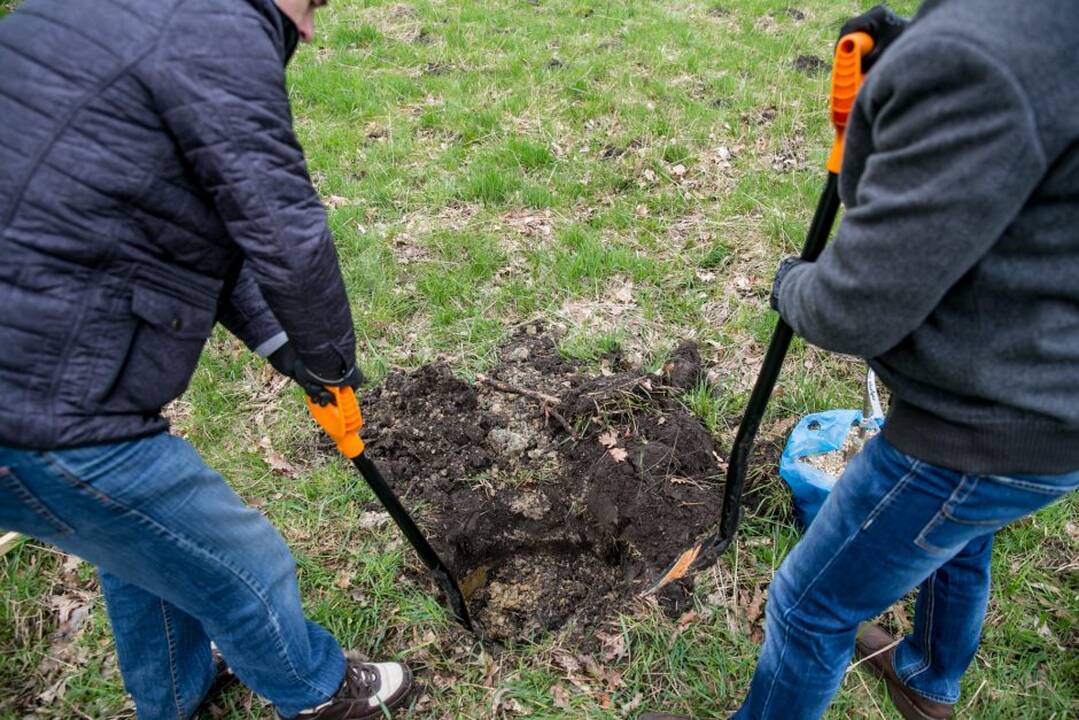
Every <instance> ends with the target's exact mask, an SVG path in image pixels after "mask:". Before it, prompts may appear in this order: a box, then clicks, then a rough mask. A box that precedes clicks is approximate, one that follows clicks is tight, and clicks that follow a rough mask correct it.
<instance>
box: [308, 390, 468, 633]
mask: <svg viewBox="0 0 1079 720" xmlns="http://www.w3.org/2000/svg"><path fill="white" fill-rule="evenodd" d="M326 389H327V390H328V391H329V392H330V393H331V395H332V396H333V401H332V402H330V403H328V404H326V405H319V404H318V403H315V402H313V401H312V400H311V398H310V397H308V398H307V409H308V410H310V411H311V415H313V416H314V418H315V420H317V421H318V424H319V425H321V426H322V429H323V430H325V431H326V434H327V435H329V436H330V438H332V439H333V441H334V443H336V444H337V449H338V450H340V451H341V454H342V455H344V456H345V457H347V458H348V459H350V460H352V464H353V465H355V466H356V469H357V470H359V471H360V475H362V476H363V479H364V480H365V481H366V482H367V484H368V486H370V488H371V490H372V491H373V492H374V493H375V497H377V498H378V501H379V502H380V503H382V506H383V507H384V508H386V512H388V513H389V514H390V517H391V518H393V521H394V523H396V524H397V527H398V528H399V529H400V530H401V533H402V534H403V535H404V536H405V538H406V539H407V540H408V542H409V544H410V545H412V547H413V549H415V551H416V554H417V555H419V557H420V560H421V561H422V562H423V564H424V565H426V566H427V569H428V570H430V571H431V575H432V577H434V579H435V583H437V584H438V586H439V588H441V589H442V592H444V593H445V594H446V600H447V602H448V603H449V606H450V611H451V612H452V613H453V616H454V618H456V620H457V622H459V623H461V624H462V625H464V626H465V627H466V628H467V629H468V630H471V631H473V632H475V628H474V627H473V626H472V618H471V617H469V614H468V606H467V605H466V603H465V597H464V595H463V594H462V593H461V588H460V587H459V586H458V585H457V580H456V579H455V578H454V577H453V573H452V572H450V569H449V568H448V567H446V564H445V563H444V562H442V559H441V558H439V556H438V553H436V552H435V549H434V548H433V547H431V543H429V542H427V538H426V537H425V536H424V534H423V531H421V530H420V528H419V527H418V526H417V525H416V523H415V521H414V520H413V519H412V517H411V516H410V515H409V514H408V511H407V510H405V507H404V506H403V505H402V504H401V501H400V500H399V499H398V498H397V495H395V494H394V492H393V490H392V489H391V488H390V486H389V485H388V484H387V483H386V480H385V478H383V477H382V473H381V472H379V469H378V466H377V465H375V463H374V462H373V461H372V460H371V458H369V457H367V454H366V453H365V452H364V449H365V446H364V442H363V438H361V437H360V428H362V427H363V416H362V415H361V414H360V404H359V402H358V401H357V400H356V393H355V392H353V390H352V388H350V387H327V388H326Z"/></svg>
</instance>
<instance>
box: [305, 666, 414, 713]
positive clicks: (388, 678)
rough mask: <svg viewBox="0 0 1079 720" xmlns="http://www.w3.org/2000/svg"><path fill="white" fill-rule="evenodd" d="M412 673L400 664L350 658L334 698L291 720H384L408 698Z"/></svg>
mask: <svg viewBox="0 0 1079 720" xmlns="http://www.w3.org/2000/svg"><path fill="white" fill-rule="evenodd" d="M411 690H412V673H411V672H409V669H408V668H407V667H405V666H404V665H402V664H400V663H362V662H358V661H355V660H349V661H348V667H347V668H346V669H345V679H344V680H342V681H341V687H339V688H338V689H337V692H336V693H334V695H333V697H332V698H330V699H329V700H327V701H326V702H324V703H322V704H321V705H319V706H318V707H313V708H311V709H310V710H304V711H303V712H301V713H300V714H299V715H296V716H295V718H290V720H383V718H385V717H387V714H386V713H384V710H386V711H388V710H392V709H393V708H395V707H397V706H398V705H400V704H401V703H403V702H404V701H405V699H407V698H408V694H409V692H411Z"/></svg>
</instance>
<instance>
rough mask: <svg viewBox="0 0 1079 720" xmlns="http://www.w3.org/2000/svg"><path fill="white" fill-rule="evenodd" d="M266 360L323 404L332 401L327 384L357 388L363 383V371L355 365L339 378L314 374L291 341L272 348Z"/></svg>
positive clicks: (314, 399)
mask: <svg viewBox="0 0 1079 720" xmlns="http://www.w3.org/2000/svg"><path fill="white" fill-rule="evenodd" d="M266 360H267V361H268V362H269V363H270V365H272V366H273V368H274V370H277V372H279V373H281V374H282V375H285V376H287V377H290V378H292V379H293V380H295V381H296V384H297V385H299V386H300V387H302V388H303V389H304V392H306V393H307V394H308V396H309V397H310V398H311V399H312V400H313V401H315V402H316V403H318V404H319V405H323V406H325V405H328V404H330V403H332V402H333V395H332V394H331V393H329V392H328V391H327V390H326V386H327V385H329V386H331V387H350V388H352V389H353V390H358V389H359V387H360V385H362V384H363V373H361V372H360V369H359V368H355V367H354V368H352V369H351V370H349V371H348V372H347V373H345V374H344V375H343V376H342V377H339V378H323V377H320V376H319V375H316V374H315V373H313V372H311V370H309V369H308V368H307V366H306V365H304V364H303V360H301V359H300V356H299V355H298V354H297V353H296V350H295V349H294V348H293V347H292V343H291V342H286V343H285V344H284V345H282V346H281V347H279V348H278V349H277V350H274V351H273V352H272V353H270V356H269V357H267V358H266Z"/></svg>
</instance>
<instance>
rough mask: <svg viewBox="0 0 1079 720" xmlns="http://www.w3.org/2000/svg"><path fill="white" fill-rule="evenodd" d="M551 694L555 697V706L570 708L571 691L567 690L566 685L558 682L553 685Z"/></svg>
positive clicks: (564, 708) (563, 708)
mask: <svg viewBox="0 0 1079 720" xmlns="http://www.w3.org/2000/svg"><path fill="white" fill-rule="evenodd" d="M551 696H552V697H553V698H554V706H555V707H556V708H561V709H562V710H569V707H570V702H569V692H567V691H566V686H565V685H563V684H561V683H556V684H555V685H553V686H552V687H551Z"/></svg>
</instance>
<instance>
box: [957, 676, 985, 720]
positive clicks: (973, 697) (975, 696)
mask: <svg viewBox="0 0 1079 720" xmlns="http://www.w3.org/2000/svg"><path fill="white" fill-rule="evenodd" d="M988 682H989V681H988V680H985V679H983V680H982V684H981V685H979V686H978V689H977V690H975V691H974V694H973V695H971V696H970V702H968V703H967V706H966V707H965V708H963V714H964V715H965V714H966V713H967V711H968V710H970V709H971V708H972V707H974V701H975V700H977V699H978V696H979V695H981V694H982V690H984V689H985V686H986V684H987V683H988Z"/></svg>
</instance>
